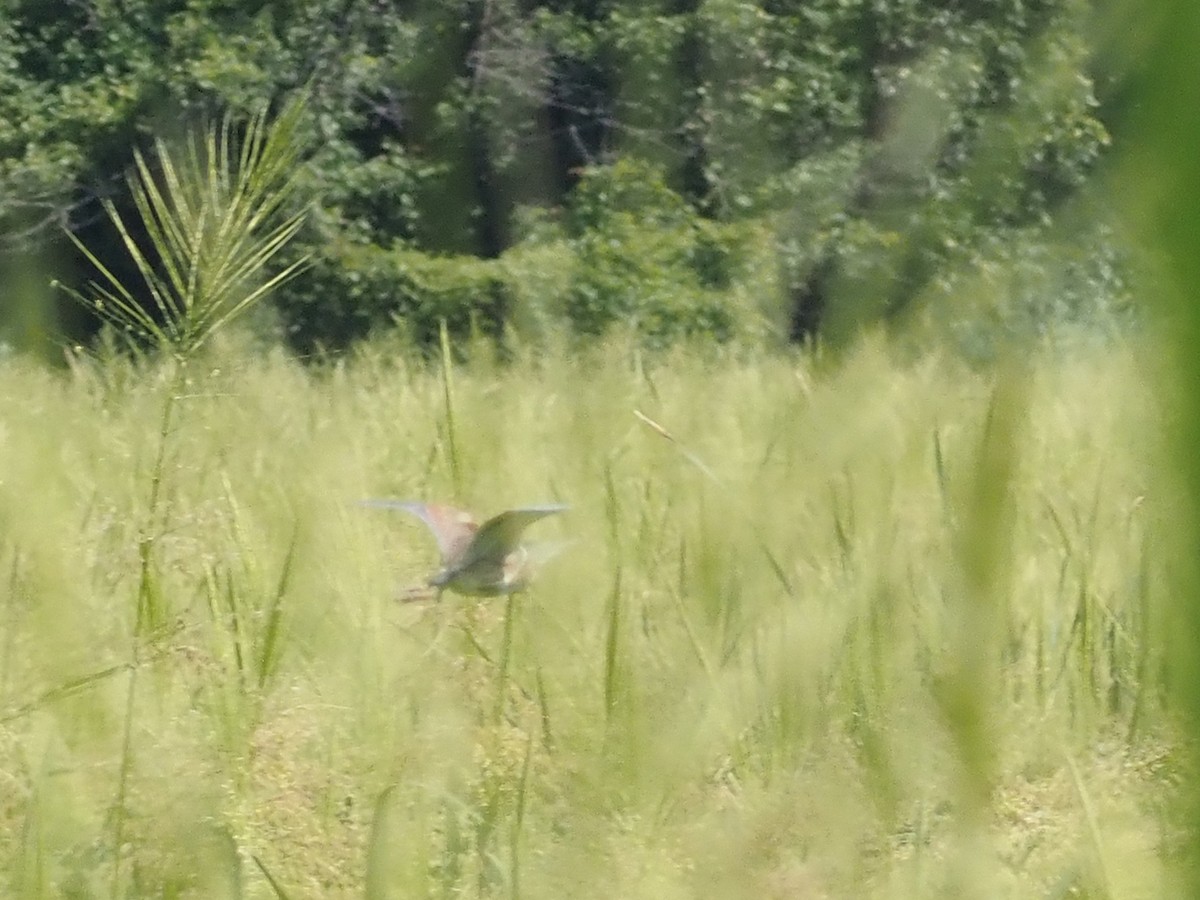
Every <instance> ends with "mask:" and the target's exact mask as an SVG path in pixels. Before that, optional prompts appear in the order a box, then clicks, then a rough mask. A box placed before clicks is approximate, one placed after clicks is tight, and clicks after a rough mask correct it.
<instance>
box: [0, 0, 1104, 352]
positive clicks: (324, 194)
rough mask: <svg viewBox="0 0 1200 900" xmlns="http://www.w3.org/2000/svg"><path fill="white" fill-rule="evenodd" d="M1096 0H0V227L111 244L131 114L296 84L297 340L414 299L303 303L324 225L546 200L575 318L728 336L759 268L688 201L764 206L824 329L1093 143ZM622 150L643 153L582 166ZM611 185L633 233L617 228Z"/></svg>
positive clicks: (508, 241) (937, 276)
mask: <svg viewBox="0 0 1200 900" xmlns="http://www.w3.org/2000/svg"><path fill="white" fill-rule="evenodd" d="M1091 6H1092V4H1091V3H1090V2H1089V0H1039V2H1037V3H1028V2H1024V0H998V2H995V3H988V4H961V3H953V2H948V0H904V2H894V3H878V2H871V3H866V2H859V0H853V2H851V0H811V2H806V3H803V4H791V3H780V2H774V0H710V2H704V3H674V4H666V3H654V4H640V5H639V4H629V3H608V2H595V0H556V2H553V3H551V2H536V3H532V4H524V3H517V2H515V0H494V2H488V3H477V2H473V0H455V2H451V3H444V2H433V0H424V2H418V3H414V4H402V5H400V6H398V7H395V8H389V9H388V10H379V9H375V8H374V7H371V6H370V5H359V4H351V5H350V6H346V4H344V3H341V2H336V0H318V2H305V3H301V2H297V0H280V2H273V3H269V4H265V5H264V4H242V3H236V2H235V3H229V2H225V0H196V2H191V3H188V4H186V5H185V6H184V7H183V8H176V7H174V6H172V5H170V4H167V5H163V4H161V3H157V2H154V0H127V2H123V3H114V2H112V0H102V2H97V3H92V4H88V5H87V6H86V8H85V7H83V6H78V5H75V6H72V7H71V9H70V10H69V11H68V12H67V13H65V14H63V15H61V16H60V15H57V14H55V15H50V14H48V13H47V12H46V11H45V9H44V4H37V3H33V2H26V0H18V2H14V3H12V4H10V10H9V11H10V13H11V14H10V15H9V16H7V17H5V19H4V21H3V22H2V23H0V88H3V90H0V189H2V190H0V197H3V198H4V199H3V200H0V232H2V235H0V236H2V237H3V238H4V243H5V244H7V245H10V246H16V247H18V248H20V249H22V250H23V249H26V248H28V247H29V246H30V245H36V244H38V243H39V242H41V238H42V237H43V236H44V235H46V233H47V228H48V226H50V225H53V224H54V223H56V222H62V221H66V222H67V223H68V224H69V227H71V228H72V229H74V230H75V231H76V232H78V233H80V236H81V239H83V240H84V242H85V243H87V244H88V245H89V246H91V247H92V248H93V250H94V252H95V253H96V254H97V256H98V258H101V259H103V260H105V261H106V262H107V261H109V260H110V259H111V258H113V257H115V256H118V255H120V254H122V253H123V252H124V248H123V245H122V242H121V241H120V240H119V239H116V240H114V239H111V237H110V238H108V239H105V238H104V237H103V236H98V235H96V234H93V233H90V232H89V231H88V229H89V227H90V226H89V225H88V224H87V223H89V222H90V221H93V220H94V218H95V212H96V207H97V206H99V205H100V200H101V198H107V199H108V200H109V202H111V203H112V204H113V205H115V207H116V208H117V209H119V210H121V211H122V212H123V213H124V212H125V211H128V210H129V209H131V207H132V205H133V200H132V197H131V196H130V195H129V194H128V193H127V191H126V189H125V187H124V186H123V185H120V184H118V186H117V188H116V191H115V194H114V189H113V178H114V175H115V174H116V173H117V172H120V171H123V170H124V169H125V168H126V167H127V165H128V163H129V161H130V159H131V157H132V155H133V153H134V152H135V151H136V150H137V149H138V148H139V147H141V148H143V152H145V135H146V134H147V133H154V134H162V133H166V134H168V136H169V132H165V129H166V128H167V127H178V128H182V129H184V130H186V129H187V128H189V127H190V126H192V125H194V124H195V123H196V122H198V121H203V120H208V119H213V118H217V117H219V116H220V115H223V114H224V113H226V112H231V113H232V114H233V115H235V117H244V116H245V115H247V114H249V113H250V112H251V111H253V110H258V109H262V108H264V107H265V106H267V105H278V104H280V103H282V102H284V101H285V99H286V98H287V97H289V96H291V95H292V94H293V93H294V92H296V91H297V90H298V89H299V88H300V87H301V86H303V87H304V90H305V92H306V95H307V96H308V97H309V100H308V106H307V113H306V115H305V117H304V119H303V121H302V122H300V123H299V124H298V130H299V132H300V133H301V134H302V136H303V138H304V140H305V141H306V146H308V147H309V148H310V153H309V155H308V156H307V157H306V158H305V159H304V161H303V163H302V165H301V166H300V167H299V171H298V173H297V179H298V184H299V187H300V189H301V190H302V191H304V192H305V193H307V194H310V195H311V197H312V199H313V201H314V202H313V207H314V210H315V215H314V216H313V217H312V220H311V222H310V226H309V227H308V228H307V229H306V230H305V232H304V233H303V234H301V235H299V236H298V242H299V244H298V247H297V250H296V253H297V255H298V256H303V255H304V254H306V253H312V254H313V255H314V256H317V257H322V258H323V263H322V265H319V266H317V267H316V268H314V270H313V271H312V272H311V273H310V274H308V275H305V276H303V278H310V277H311V279H312V281H311V283H309V284H302V283H298V284H297V290H298V294H297V298H296V299H294V300H293V299H291V298H290V295H287V294H284V295H280V297H281V306H282V309H283V314H284V318H285V319H286V320H288V322H289V323H290V325H291V327H293V328H294V329H295V331H294V333H295V334H296V335H297V336H298V344H299V345H300V346H305V347H311V346H315V345H317V344H322V345H325V346H330V347H332V346H342V345H344V344H345V343H346V342H347V341H348V340H352V339H353V338H354V337H356V336H359V335H361V334H364V333H367V332H368V331H370V330H371V329H372V328H374V327H377V325H378V324H379V323H382V322H384V321H386V319H387V318H388V317H389V316H390V315H392V314H393V313H395V312H397V311H398V310H399V311H400V312H402V313H403V314H404V315H407V312H406V310H407V309H408V308H409V307H411V306H413V305H414V301H405V302H393V301H390V300H387V299H386V297H384V296H383V295H384V294H386V291H384V290H383V288H382V286H378V285H377V286H376V287H373V288H371V289H370V290H365V289H364V290H363V291H362V293H363V294H364V297H365V299H364V300H363V303H364V304H365V306H366V308H364V309H361V310H358V309H352V308H350V306H351V304H350V303H348V302H347V301H346V299H345V298H341V297H338V298H330V299H328V300H327V301H325V302H326V303H327V304H328V305H329V309H328V310H325V311H323V312H320V311H319V310H320V307H321V305H322V304H321V301H319V299H318V294H319V293H320V292H321V291H325V290H332V289H335V288H336V289H339V290H340V289H341V287H342V286H343V285H344V283H346V282H352V281H354V279H355V277H356V276H353V270H354V269H355V268H356V267H357V266H359V263H352V262H351V261H350V257H351V256H352V254H351V253H350V251H349V250H346V249H343V245H353V246H356V247H364V248H374V249H373V250H371V252H367V253H365V254H364V255H365V256H368V257H372V258H374V256H378V255H381V254H382V255H386V254H388V253H391V252H392V249H391V248H392V247H393V246H394V245H396V243H397V242H400V243H401V244H403V245H404V246H405V247H409V248H412V249H415V250H419V251H422V252H425V253H428V254H431V255H432V256H434V257H439V258H442V257H446V258H449V257H451V256H459V257H462V258H463V262H464V265H467V266H468V268H469V267H470V263H469V261H467V259H466V258H467V257H481V258H485V259H492V260H495V259H499V258H500V257H502V256H503V255H504V254H505V252H506V251H509V250H512V249H514V247H515V246H516V245H518V244H519V243H520V242H521V241H522V240H523V235H522V233H521V228H520V224H521V220H522V219H523V218H524V213H523V212H522V210H523V209H527V208H530V207H537V208H541V209H545V210H550V211H554V210H558V211H561V213H562V221H563V222H564V224H565V225H566V227H567V230H568V232H569V233H570V235H571V237H572V239H573V241H574V244H573V247H572V250H571V253H572V255H573V256H574V257H575V259H574V262H573V263H572V266H573V268H575V270H576V272H577V289H576V290H573V291H572V292H571V293H570V296H569V297H567V298H565V299H564V298H561V297H555V298H541V300H540V301H539V304H538V305H539V306H540V307H541V308H543V309H549V308H551V307H555V308H557V309H558V310H559V311H560V313H559V314H560V315H561V314H563V313H565V314H566V316H567V318H568V320H569V321H568V323H567V324H570V325H571V326H572V327H574V328H575V329H576V330H577V331H579V332H580V333H583V334H595V333H600V332H603V331H604V330H605V328H606V323H607V322H611V321H613V320H614V317H624V318H630V317H632V319H634V320H635V322H634V324H635V327H636V328H637V329H639V330H641V331H642V332H643V333H645V334H646V335H647V336H648V338H649V339H650V340H651V341H652V342H654V343H669V342H670V341H672V340H674V337H672V335H682V334H696V335H699V334H710V335H712V336H714V337H717V338H722V339H723V338H725V337H728V336H729V335H731V334H734V333H737V332H739V331H740V330H741V328H742V323H743V322H744V321H745V320H747V319H753V317H754V316H755V315H757V313H758V308H757V306H756V303H755V302H754V301H753V300H752V301H751V302H749V303H747V302H746V300H747V298H748V297H750V296H751V295H753V294H754V293H755V291H756V288H757V285H751V284H750V282H749V281H746V280H744V279H743V278H742V277H741V276H742V275H745V274H746V273H745V272H744V270H743V271H741V272H739V270H738V266H737V265H736V264H730V263H729V262H728V261H729V260H730V259H732V257H733V256H736V255H737V254H736V253H734V254H731V253H729V252H727V250H728V248H727V247H726V245H727V244H729V243H730V241H727V240H726V237H727V235H725V234H724V233H721V236H719V237H714V235H713V234H709V233H707V232H706V231H705V230H704V229H705V228H706V227H707V226H701V225H699V224H698V223H699V220H698V219H697V218H696V216H695V215H694V211H700V212H702V213H703V215H704V216H705V217H707V218H708V219H710V220H712V221H714V222H721V223H729V222H745V223H748V228H749V229H750V230H752V231H753V230H757V229H759V228H761V227H762V224H763V222H764V221H765V220H764V218H763V217H764V216H769V217H770V219H771V221H772V222H773V223H774V224H775V226H776V227H777V229H778V238H777V244H778V247H779V250H780V253H779V257H778V259H777V261H776V262H775V263H774V264H773V266H774V268H775V269H776V270H777V271H778V272H779V273H780V281H781V283H782V284H783V293H784V296H785V297H790V298H791V302H792V303H793V305H794V306H796V307H798V306H800V305H801V304H800V302H799V301H798V300H797V298H798V297H799V296H800V295H802V294H803V293H804V291H805V290H806V289H807V287H809V286H810V285H809V281H810V279H811V278H812V277H813V273H814V272H815V271H818V270H820V271H822V272H824V271H828V273H829V276H828V277H829V280H830V283H829V284H828V285H824V286H823V287H822V291H821V293H822V305H823V310H822V311H823V315H825V318H824V319H822V320H821V321H820V323H819V327H820V328H821V330H822V332H823V336H824V337H826V338H828V339H829V341H830V342H831V343H836V341H837V340H838V339H839V337H840V336H854V335H857V334H858V333H859V332H860V331H861V329H862V328H863V327H866V326H869V325H870V324H871V323H872V322H874V321H877V320H878V319H879V318H880V317H881V316H882V317H886V318H889V319H890V318H894V317H895V316H896V314H897V313H898V312H903V311H904V310H905V309H906V308H907V307H909V306H910V305H912V304H917V305H919V303H920V300H921V298H923V297H927V295H928V294H929V293H930V291H929V288H930V286H931V285H933V284H934V283H935V282H936V281H938V280H945V279H947V278H951V279H952V278H955V277H957V275H956V273H955V271H954V266H955V265H956V264H957V262H958V255H957V254H956V253H955V252H947V247H948V246H949V247H954V248H963V247H971V248H978V249H980V251H981V252H987V251H986V250H985V248H987V247H990V246H993V245H997V244H1003V243H1005V242H1007V241H1010V240H1024V239H1026V238H1027V237H1028V236H1030V235H1033V234H1037V233H1040V232H1039V229H1045V228H1047V223H1048V222H1050V221H1051V220H1053V219H1055V218H1056V217H1057V216H1059V215H1060V214H1061V211H1062V210H1063V208H1064V207H1065V206H1066V205H1068V204H1069V203H1070V201H1071V200H1072V198H1074V197H1075V196H1076V195H1077V194H1078V193H1079V192H1080V191H1081V189H1083V187H1084V186H1085V185H1086V182H1087V179H1088V178H1089V175H1090V173H1091V172H1092V171H1093V170H1094V169H1095V168H1096V166H1097V164H1098V162H1099V161H1100V159H1101V158H1102V155H1103V153H1104V151H1105V148H1106V146H1107V142H1108V135H1107V131H1106V128H1105V125H1104V123H1103V122H1102V121H1101V120H1100V119H1099V118H1098V107H1097V103H1096V98H1095V96H1094V90H1093V83H1092V77H1091V74H1090V72H1091V68H1092V64H1091V54H1092V52H1093V48H1092V44H1091V42H1090V40H1089V36H1090V34H1089V27H1090V26H1089V21H1090V16H1091ZM333 22H336V23H337V26H336V27H333V26H332V25H331V23H333ZM181 112H182V115H180V113H181ZM851 160H854V161H855V163H854V165H852V166H849V167H847V164H848V163H849V162H850V161H851ZM622 166H628V167H629V168H628V171H629V172H631V173H632V172H636V171H638V170H639V167H642V168H645V169H646V171H651V170H653V171H654V172H655V174H654V175H652V176H646V177H642V176H635V175H629V176H624V175H620V174H618V175H616V176H612V177H610V176H607V175H599V174H598V173H603V172H607V171H609V170H612V171H613V172H617V173H620V172H621V171H622V168H621V167H622ZM805 179H808V181H807V182H805ZM631 210H636V211H637V212H636V213H630V211H631ZM616 213H623V214H626V215H630V214H633V215H636V216H639V217H640V218H641V219H642V220H643V221H642V222H641V225H643V226H644V227H646V228H648V229H650V230H651V231H657V232H658V233H657V234H655V235H648V236H647V237H646V240H642V239H641V238H640V237H637V236H636V235H635V230H636V229H635V227H634V223H630V222H628V221H622V220H621V219H620V216H616V217H614V214H616ZM551 214H552V215H553V213H551ZM592 230H595V231H596V235H594V236H592V237H589V236H588V234H587V232H589V231H592ZM689 230H698V236H696V237H695V238H694V239H693V236H691V235H689V234H688V233H687V232H688V231H689ZM1050 230H1053V228H1051V229H1050ZM717 231H718V232H720V229H719V228H718V229H717ZM670 232H674V234H668V233H670ZM892 235H900V236H901V240H900V241H898V242H895V241H892V240H891V237H890V236H892ZM136 238H137V236H135V239H136ZM106 240H107V242H106ZM605 242H607V243H608V244H609V246H608V247H607V248H605V247H603V246H600V245H601V244H604V243H605ZM732 243H733V244H736V243H737V240H733V241H732ZM643 245H644V247H643ZM331 247H333V248H336V249H334V250H332V251H331V250H330V248H331ZM33 249H34V250H35V251H36V250H39V249H44V248H39V247H36V246H35V247H33ZM643 249H644V250H645V251H646V252H645V253H642V252H641V251H642V250H643ZM1105 255H1106V256H1109V257H1114V258H1115V257H1118V256H1119V255H1120V254H1119V251H1112V252H1110V251H1108V250H1106V251H1105ZM639 256H641V257H643V258H640V259H639ZM868 257H870V258H868ZM685 258H690V259H691V260H692V262H691V263H680V260H681V259H685ZM693 263H694V265H693ZM60 265H61V266H62V269H63V271H62V272H61V275H60V277H61V280H63V281H64V282H65V283H68V284H69V285H71V286H72V287H75V288H77V289H78V288H80V287H81V281H82V278H81V277H80V275H79V273H78V272H75V271H72V266H73V262H72V261H71V260H70V259H66V260H63V261H62V262H61V263H60ZM362 265H364V266H365V267H366V268H367V269H369V270H372V271H374V270H378V269H379V268H380V266H379V265H377V264H376V263H375V262H371V263H369V264H367V263H364V264H362ZM608 265H612V266H614V267H615V271H613V272H611V273H604V272H598V271H597V268H598V267H601V266H608ZM697 266H698V267H699V268H700V269H703V270H704V271H705V274H703V275H701V276H699V282H698V283H697V279H696V277H694V276H693V272H694V270H695V268H696V267H697ZM343 267H345V271H342V269H343ZM383 268H386V267H383ZM580 273H581V274H580ZM117 274H120V273H117ZM676 275H678V276H679V277H680V279H681V280H680V281H678V283H676V284H673V285H671V284H668V283H667V282H668V281H669V280H670V279H671V278H673V277H675V276H676ZM122 277H124V276H122ZM364 277H365V278H366V280H368V281H372V280H373V276H370V275H367V276H364ZM440 277H442V276H438V278H440ZM473 277H474V276H471V275H464V278H466V279H467V280H470V279H471V278H473ZM639 285H645V286H646V287H647V289H646V290H645V291H641V290H640V288H639V287H638V286H639ZM517 293H528V291H527V289H526V288H519V289H517ZM718 295H719V296H718ZM139 299H140V300H143V301H148V302H149V305H151V306H152V305H153V300H152V298H150V297H141V298H139ZM560 301H562V302H560ZM489 304H493V301H491V300H484V301H481V305H482V306H488V305H489ZM416 305H419V306H420V305H425V306H429V305H436V303H433V302H432V301H431V304H425V303H424V301H422V302H421V303H418V304H416ZM451 305H452V306H453V305H454V304H451ZM493 305H494V304H493ZM769 305H773V306H777V305H778V303H777V302H776V298H770V300H769ZM643 307H645V309H644V314H643V312H640V311H639V310H642V309H643ZM301 309H303V310H304V312H303V313H302V314H301V313H300V312H299V310H301ZM335 310H346V312H347V315H348V316H349V317H350V318H351V320H352V321H350V322H348V323H345V324H344V325H342V324H339V323H338V322H337V321H336V318H337V316H336V315H335V312H334V311H335ZM488 317H491V318H493V319H494V318H495V317H496V314H495V313H487V314H486V315H484V318H488ZM793 318H796V315H795V310H793ZM689 322H691V323H692V324H688V323H689ZM318 323H319V324H318ZM420 327H421V328H422V329H424V331H423V334H426V333H427V329H426V328H425V326H424V325H422V326H420ZM319 329H328V330H327V332H325V333H319ZM455 333H456V334H458V333H461V332H460V330H458V329H456V330H455ZM422 340H424V338H422Z"/></svg>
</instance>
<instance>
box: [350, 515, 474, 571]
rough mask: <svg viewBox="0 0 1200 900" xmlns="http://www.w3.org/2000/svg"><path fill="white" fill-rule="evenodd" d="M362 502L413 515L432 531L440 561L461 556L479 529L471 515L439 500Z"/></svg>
mask: <svg viewBox="0 0 1200 900" xmlns="http://www.w3.org/2000/svg"><path fill="white" fill-rule="evenodd" d="M362 505H363V506H371V507H375V508H378V509H400V510H403V511H404V512H407V513H411V514H412V515H414V516H416V517H417V518H418V519H420V520H421V521H422V522H424V523H425V524H426V525H427V526H428V527H429V530H430V531H431V532H433V536H434V538H435V539H436V540H437V545H438V551H439V552H440V553H441V554H442V561H443V562H444V563H445V562H451V561H453V560H454V559H455V558H456V557H459V556H461V555H462V553H463V552H464V551H465V550H466V548H467V547H468V546H469V545H470V544H471V541H472V539H473V538H474V537H475V534H476V532H477V531H478V529H479V524H478V523H477V522H476V521H475V517H474V516H472V515H471V514H470V513H469V512H467V511H466V510H462V509H456V508H455V507H453V506H446V505H444V504H441V503H418V502H416V501H413V500H382V499H371V500H363V501H362Z"/></svg>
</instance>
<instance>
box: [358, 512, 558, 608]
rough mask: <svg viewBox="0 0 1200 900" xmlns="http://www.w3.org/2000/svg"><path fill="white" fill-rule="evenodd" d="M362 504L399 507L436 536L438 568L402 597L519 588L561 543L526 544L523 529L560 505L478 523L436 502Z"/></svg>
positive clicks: (480, 594)
mask: <svg viewBox="0 0 1200 900" xmlns="http://www.w3.org/2000/svg"><path fill="white" fill-rule="evenodd" d="M363 505H364V506H371V507H378V508H382V509H400V510H403V511H405V512H407V513H411V514H412V515H414V516H416V517H417V518H419V519H420V520H421V521H422V522H424V523H425V524H426V525H427V526H428V527H429V530H430V531H432V532H433V536H434V538H435V539H436V540H437V545H438V550H439V551H440V552H441V555H442V567H441V569H439V570H438V571H437V572H435V573H434V574H433V575H432V576H430V578H429V581H428V582H427V585H426V586H425V587H420V588H412V589H410V590H408V591H406V592H405V593H404V594H403V595H402V596H401V599H402V600H430V599H434V598H435V597H440V596H441V594H442V591H444V590H451V591H454V592H455V593H458V594H465V595H467V596H473V597H494V596H497V595H499V594H511V593H513V592H514V591H519V590H521V589H522V588H524V587H525V586H526V585H527V584H528V583H529V579H530V577H531V576H532V575H533V570H534V569H535V568H536V567H537V566H538V565H539V564H540V563H543V562H545V561H546V559H547V558H548V557H549V556H552V555H553V554H554V552H555V551H556V550H557V549H559V545H555V544H549V545H525V544H522V543H521V533H522V532H524V530H525V529H526V528H528V527H529V526H530V525H532V524H533V523H534V522H536V521H538V519H543V518H545V517H546V516H551V515H554V514H555V513H559V512H563V511H564V510H566V509H567V507H566V506H565V505H563V504H549V505H546V506H527V507H522V508H520V509H510V510H506V511H505V512H502V513H500V514H499V515H496V516H493V517H492V518H490V519H488V520H487V521H486V522H484V523H483V524H482V525H481V524H479V522H478V521H477V520H476V519H475V517H474V516H473V515H471V514H470V513H469V512H466V511H465V510H461V509H456V508H454V507H453V506H445V505H443V504H440V503H417V502H413V501H408V500H364V501H363Z"/></svg>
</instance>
